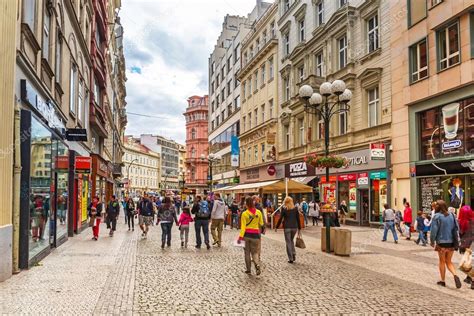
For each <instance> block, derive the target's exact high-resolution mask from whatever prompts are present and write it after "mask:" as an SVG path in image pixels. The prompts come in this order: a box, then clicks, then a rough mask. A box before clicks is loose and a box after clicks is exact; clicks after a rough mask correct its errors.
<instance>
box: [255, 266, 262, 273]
mask: <svg viewBox="0 0 474 316" xmlns="http://www.w3.org/2000/svg"><path fill="white" fill-rule="evenodd" d="M255 270H256V274H257V275H260V274H261V273H262V270H261V269H260V266H259V265H255Z"/></svg>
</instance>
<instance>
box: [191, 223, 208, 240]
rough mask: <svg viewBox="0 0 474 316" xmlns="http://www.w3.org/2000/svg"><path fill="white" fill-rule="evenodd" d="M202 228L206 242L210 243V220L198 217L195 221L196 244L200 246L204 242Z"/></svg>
mask: <svg viewBox="0 0 474 316" xmlns="http://www.w3.org/2000/svg"><path fill="white" fill-rule="evenodd" d="M201 228H202V233H203V234H204V243H205V244H206V245H209V220H208V219H197V220H195V221H194V229H195V230H196V246H198V247H200V246H201V244H202V239H201Z"/></svg>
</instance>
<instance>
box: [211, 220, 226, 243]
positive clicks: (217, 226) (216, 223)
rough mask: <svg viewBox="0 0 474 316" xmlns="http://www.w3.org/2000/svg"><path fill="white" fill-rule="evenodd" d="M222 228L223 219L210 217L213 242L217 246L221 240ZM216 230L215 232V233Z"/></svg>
mask: <svg viewBox="0 0 474 316" xmlns="http://www.w3.org/2000/svg"><path fill="white" fill-rule="evenodd" d="M223 229H224V220H223V219H211V234H212V239H213V240H214V243H217V245H218V246H220V245H221V242H222V230H223ZM216 230H217V233H216Z"/></svg>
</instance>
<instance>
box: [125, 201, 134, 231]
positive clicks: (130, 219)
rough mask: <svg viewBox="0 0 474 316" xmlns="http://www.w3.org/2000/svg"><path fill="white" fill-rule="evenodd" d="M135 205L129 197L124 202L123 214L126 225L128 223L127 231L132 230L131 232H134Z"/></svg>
mask: <svg viewBox="0 0 474 316" xmlns="http://www.w3.org/2000/svg"><path fill="white" fill-rule="evenodd" d="M136 212H137V211H135V203H134V202H133V199H132V198H131V197H129V198H128V199H127V201H126V202H125V212H124V213H125V214H127V223H128V231H130V228H132V231H135V215H136Z"/></svg>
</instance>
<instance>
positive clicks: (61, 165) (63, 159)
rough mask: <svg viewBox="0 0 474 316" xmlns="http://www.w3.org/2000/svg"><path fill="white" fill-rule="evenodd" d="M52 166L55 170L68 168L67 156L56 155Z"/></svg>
mask: <svg viewBox="0 0 474 316" xmlns="http://www.w3.org/2000/svg"><path fill="white" fill-rule="evenodd" d="M54 168H55V169H57V170H59V169H62V170H67V169H69V156H56V160H55V161H54Z"/></svg>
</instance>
